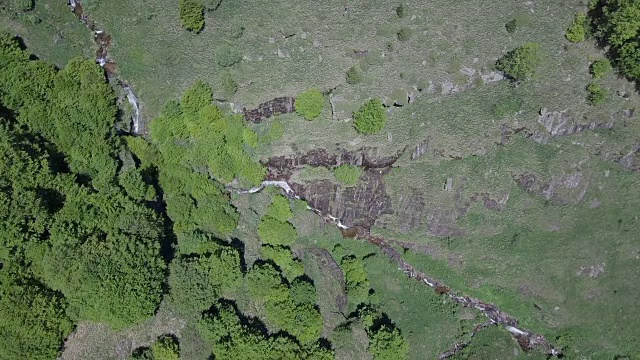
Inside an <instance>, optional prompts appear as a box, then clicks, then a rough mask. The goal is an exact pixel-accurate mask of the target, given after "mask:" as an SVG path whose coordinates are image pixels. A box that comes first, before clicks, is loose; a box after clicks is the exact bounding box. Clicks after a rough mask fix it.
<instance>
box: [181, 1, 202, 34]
mask: <svg viewBox="0 0 640 360" xmlns="http://www.w3.org/2000/svg"><path fill="white" fill-rule="evenodd" d="M178 10H179V11H180V21H181V22H182V26H184V28H185V29H187V30H189V31H193V32H195V33H198V32H200V31H201V30H202V29H203V28H204V6H202V4H201V3H199V2H198V1H196V0H180V2H179V3H178Z"/></svg>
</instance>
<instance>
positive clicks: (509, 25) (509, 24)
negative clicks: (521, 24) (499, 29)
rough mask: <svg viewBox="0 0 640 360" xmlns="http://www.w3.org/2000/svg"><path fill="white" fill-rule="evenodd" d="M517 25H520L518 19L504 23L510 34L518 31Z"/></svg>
mask: <svg viewBox="0 0 640 360" xmlns="http://www.w3.org/2000/svg"><path fill="white" fill-rule="evenodd" d="M517 27H518V22H517V21H516V19H511V20H509V21H507V23H506V24H505V25H504V28H505V29H506V30H507V32H508V33H509V34H513V33H514V32H516V29H517Z"/></svg>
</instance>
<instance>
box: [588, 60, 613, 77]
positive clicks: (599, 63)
mask: <svg viewBox="0 0 640 360" xmlns="http://www.w3.org/2000/svg"><path fill="white" fill-rule="evenodd" d="M611 70H613V67H612V66H611V62H610V61H609V60H608V59H602V60H596V61H594V62H593V63H592V64H591V67H590V68H589V72H590V73H591V76H593V78H594V79H600V78H603V77H605V76H606V75H607V74H608V73H610V72H611Z"/></svg>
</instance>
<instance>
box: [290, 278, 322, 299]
mask: <svg viewBox="0 0 640 360" xmlns="http://www.w3.org/2000/svg"><path fill="white" fill-rule="evenodd" d="M291 299H292V300H293V302H295V303H296V304H305V303H306V304H315V303H316V288H315V287H314V286H313V284H312V283H310V282H308V281H305V280H301V279H296V280H294V281H293V282H292V283H291Z"/></svg>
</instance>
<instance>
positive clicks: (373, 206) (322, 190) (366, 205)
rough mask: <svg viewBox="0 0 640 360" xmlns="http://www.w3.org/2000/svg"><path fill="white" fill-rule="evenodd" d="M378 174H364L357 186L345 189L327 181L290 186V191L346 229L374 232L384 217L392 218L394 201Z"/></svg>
mask: <svg viewBox="0 0 640 360" xmlns="http://www.w3.org/2000/svg"><path fill="white" fill-rule="evenodd" d="M383 176H384V174H383V173H382V172H380V171H378V170H370V171H365V172H364V173H363V174H362V177H361V178H360V180H361V181H359V182H358V185H356V186H353V187H347V188H345V187H343V186H342V185H337V184H333V183H331V182H330V181H328V180H321V181H316V182H311V183H308V184H297V183H291V188H292V189H293V191H294V192H295V193H296V194H298V195H299V196H300V197H302V198H303V199H305V200H306V201H307V202H308V203H309V205H310V206H311V207H313V208H316V209H318V210H320V211H321V212H322V213H324V214H330V215H331V216H334V217H336V218H338V219H340V221H341V222H342V224H344V225H345V226H347V227H359V228H364V229H369V228H371V227H372V226H373V225H374V223H375V221H376V219H378V218H379V217H380V216H381V215H383V214H391V213H392V209H391V198H390V197H389V195H388V194H387V191H386V187H385V185H384V182H383V181H382V178H383Z"/></svg>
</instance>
